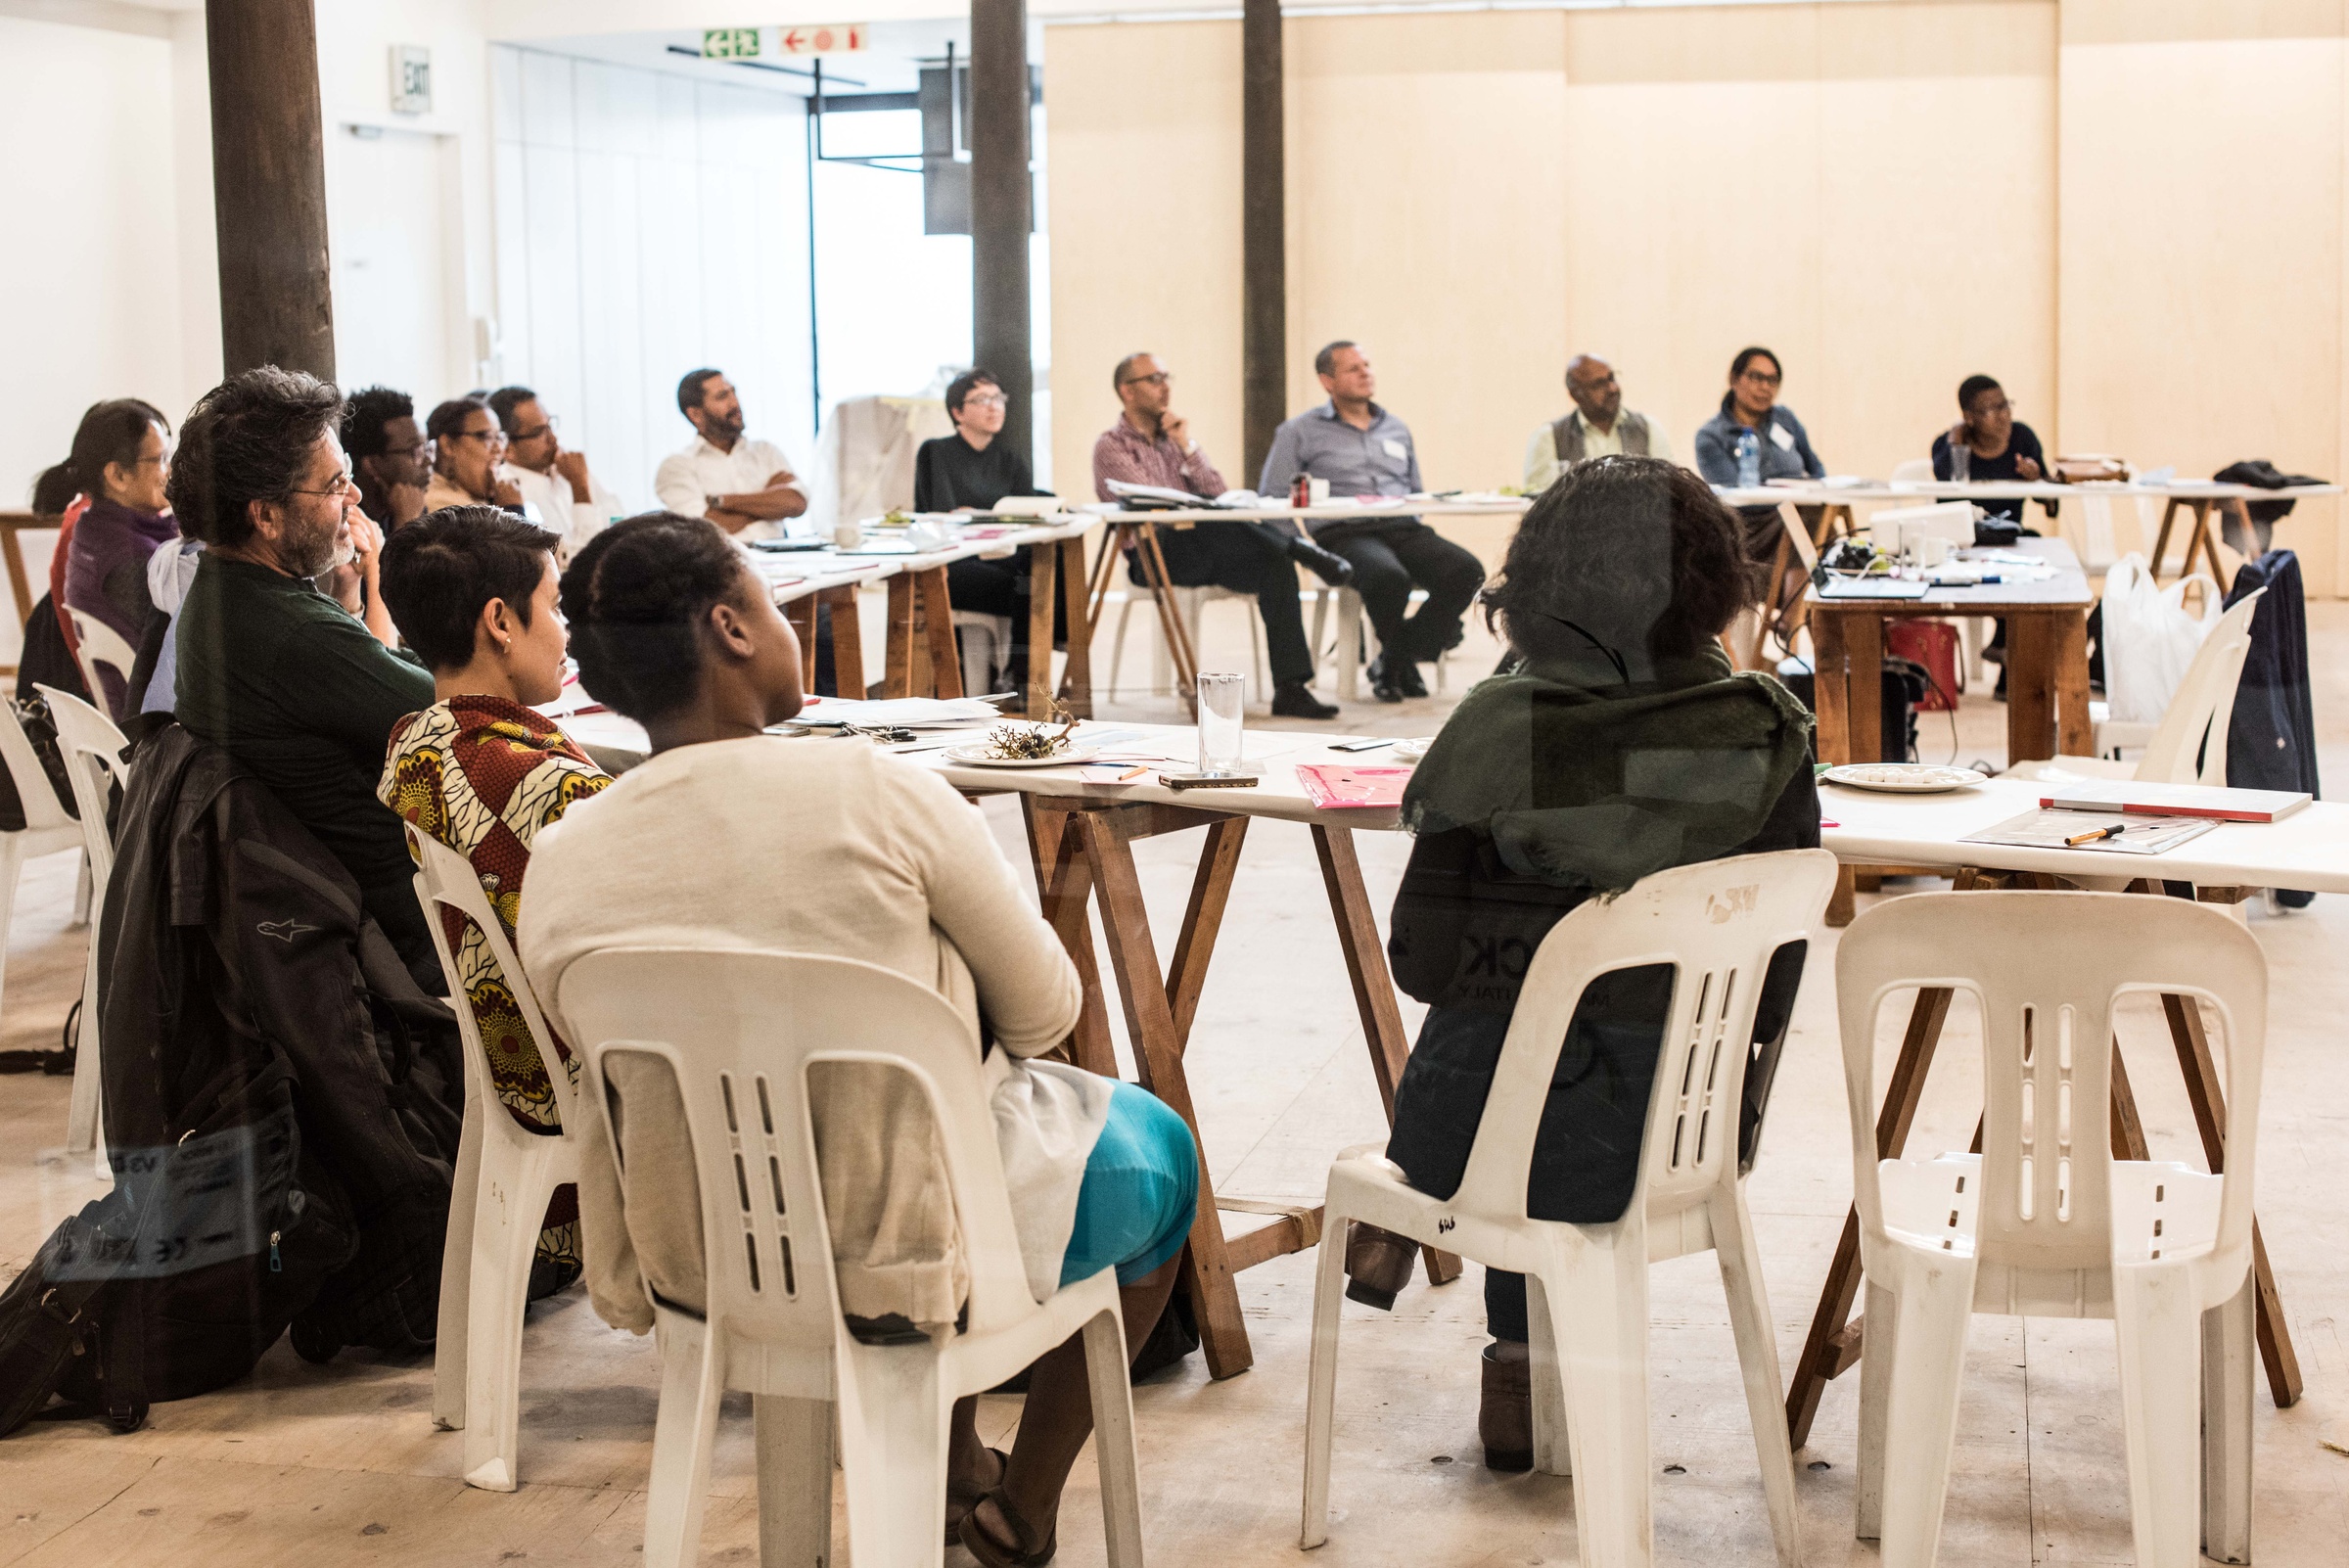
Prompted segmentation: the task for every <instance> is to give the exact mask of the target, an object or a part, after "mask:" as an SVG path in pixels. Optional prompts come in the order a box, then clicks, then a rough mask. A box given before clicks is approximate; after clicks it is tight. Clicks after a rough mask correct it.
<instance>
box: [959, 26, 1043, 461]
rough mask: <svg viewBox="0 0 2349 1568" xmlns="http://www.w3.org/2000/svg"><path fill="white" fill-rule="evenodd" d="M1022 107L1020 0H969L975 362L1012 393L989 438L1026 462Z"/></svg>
mask: <svg viewBox="0 0 2349 1568" xmlns="http://www.w3.org/2000/svg"><path fill="white" fill-rule="evenodd" d="M1029 105H1030V99H1029V87H1028V6H1027V3H1026V0H971V338H972V363H974V364H976V365H979V366H981V367H982V368H984V369H985V370H986V371H987V372H988V374H990V375H991V376H993V377H994V378H995V380H996V382H997V383H998V384H999V385H1000V386H1001V387H1002V389H1003V394H1004V396H1005V397H1007V398H1008V399H1010V406H1009V408H1008V409H1006V411H1005V414H1004V419H1003V433H1002V434H1001V435H999V436H997V437H996V438H995V439H996V440H997V441H999V442H1001V443H1002V444H1004V445H1005V446H1008V447H1009V448H1010V449H1011V450H1012V451H1014V452H1017V453H1018V454H1019V455H1020V457H1021V459H1022V460H1024V461H1027V462H1030V463H1033V462H1034V461H1035V456H1036V454H1035V429H1036V427H1035V423H1034V412H1035V395H1036V373H1035V348H1034V343H1033V338H1032V335H1031V332H1030V325H1029V319H1028V235H1029V230H1030V226H1031V223H1032V221H1033V220H1032V216H1031V212H1030V195H1031V188H1030V183H1029V173H1028V112H1029Z"/></svg>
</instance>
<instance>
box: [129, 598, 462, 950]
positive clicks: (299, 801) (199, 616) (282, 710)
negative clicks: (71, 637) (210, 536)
mask: <svg viewBox="0 0 2349 1568" xmlns="http://www.w3.org/2000/svg"><path fill="white" fill-rule="evenodd" d="M172 634H173V635H174V636H175V637H177V638H178V639H179V641H178V660H179V666H178V687H177V698H178V701H177V713H178V717H179V721H180V722H181V723H182V724H184V725H186V726H187V728H188V730H189V731H190V732H191V733H192V734H194V735H196V736H197V737H198V738H199V739H202V740H206V741H208V742H210V743H211V744H213V745H215V746H218V747H220V748H222V749H223V750H225V751H226V752H227V753H228V754H229V755H230V756H231V757H233V758H235V759H236V760H237V761H239V762H240V763H242V764H243V765H244V766H245V767H246V768H247V769H248V770H249V771H251V772H252V773H253V775H254V776H255V777H257V778H259V779H260V781H261V782H262V783H263V784H266V785H267V786H268V787H269V789H270V790H271V792H272V793H274V794H275V795H276V796H277V798H278V799H279V800H280V801H282V802H284V803H285V805H286V807H288V808H289V809H290V810H292V811H293V813H294V815H295V816H296V817H298V818H299V820H300V822H301V824H302V825H303V826H304V827H306V828H308V829H309V830H310V831H311V832H312V833H315V834H316V835H317V836H318V841H319V843H321V844H323V845H325V846H326V848H327V850H328V851H329V852H330V853H333V854H334V856H335V858H336V859H338V860H341V861H342V862H343V864H344V865H345V868H347V869H348V870H349V872H350V874H351V876H352V878H353V879H355V880H356V881H357V882H358V884H359V890H360V894H361V896H362V897H363V899H365V902H366V905H367V912H368V913H369V914H372V915H374V916H375V917H376V920H377V922H378V923H379V924H381V925H382V926H383V928H384V934H385V935H386V936H388V937H390V938H391V941H392V945H394V946H397V947H399V948H400V949H401V950H402V954H403V956H404V955H406V954H407V951H408V949H409V948H410V946H411V945H414V944H415V943H418V942H424V943H426V944H427V945H428V947H427V950H429V940H430V939H429V936H428V935H427V933H426V931H425V929H424V923H423V916H422V914H421V912H420V911H419V910H418V908H417V906H416V898H415V893H414V889H413V886H412V882H411V879H412V878H413V877H414V875H415V866H414V864H413V863H412V862H411V861H410V860H409V858H408V848H407V844H406V842H405V841H404V840H403V839H402V837H401V834H400V823H399V818H398V817H396V816H394V815H393V814H392V813H391V808H390V807H386V806H385V805H384V803H383V802H381V801H379V800H377V799H376V795H375V786H376V781H377V780H378V779H379V778H380V777H382V775H383V771H384V753H385V748H386V746H387V745H388V743H389V741H390V738H391V725H392V723H393V721H394V720H396V719H399V718H401V717H403V716H405V715H408V714H412V713H415V712H416V711H417V710H418V709H421V708H429V707H431V706H432V703H433V677H432V676H431V675H429V674H427V673H426V672H425V671H424V669H422V668H421V667H419V666H418V665H416V664H415V663H413V662H412V661H410V660H409V659H408V658H406V657H405V656H403V655H400V654H395V653H393V652H391V650H390V649H388V648H386V647H385V646H384V645H383V644H382V643H380V642H378V641H376V640H375V637H374V635H373V634H372V633H370V632H369V631H368V630H367V628H366V627H365V626H363V625H361V624H360V623H358V622H357V621H355V620H353V619H352V618H351V616H350V613H349V612H348V611H346V610H345V609H344V608H343V607H342V606H341V605H339V604H337V603H336V602H335V601H334V600H332V599H330V598H328V597H327V596H326V595H325V594H323V593H320V592H319V591H318V590H317V589H316V588H315V587H313V586H311V585H310V583H309V582H308V581H307V580H305V579H303V578H300V577H290V576H286V575H284V574H283V573H281V572H277V571H275V570H273V569H271V568H269V567H264V566H255V565H253V563H252V562H249V561H232V560H229V559H228V558H226V557H224V556H220V555H215V554H212V553H211V552H209V551H207V552H206V553H205V555H204V557H203V559H202V561H201V562H200V563H199V564H198V566H197V568H196V579H195V581H194V582H192V583H190V584H189V586H188V596H187V599H186V601H185V602H184V603H182V604H181V606H180V610H179V616H178V618H177V620H176V622H175V623H174V624H173V626H172Z"/></svg>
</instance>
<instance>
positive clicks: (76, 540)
mask: <svg viewBox="0 0 2349 1568" xmlns="http://www.w3.org/2000/svg"><path fill="white" fill-rule="evenodd" d="M170 471H171V422H170V421H169V420H167V419H165V418H164V417H163V415H162V413H161V410H159V409H158V408H156V406H155V405H154V404H152V403H148V402H142V401H141V400H140V399H138V398H136V397H117V398H114V399H111V400H109V401H107V402H103V403H94V404H92V405H91V406H90V408H89V411H88V412H86V413H84V414H83V415H82V416H81V424H80V425H79V427H77V428H76V429H75V430H74V432H73V448H72V452H71V454H70V455H69V456H68V457H67V459H66V460H65V461H64V462H62V463H60V464H58V465H56V466H55V467H54V468H51V469H50V470H48V472H46V473H44V474H43V475H42V476H41V477H40V479H39V481H37V482H36V483H35V484H34V485H33V510H34V511H35V512H41V513H63V512H65V511H66V510H67V509H68V508H69V507H70V506H71V505H72V504H73V502H74V500H75V498H76V497H79V498H81V499H82V500H83V503H84V504H83V505H82V507H81V509H80V510H79V511H78V512H77V513H76V514H75V515H74V516H73V518H72V519H71V524H70V527H69V530H67V532H66V533H65V535H64V536H63V537H62V538H61V539H60V540H59V543H58V551H59V554H60V555H61V556H62V557H63V559H64V562H65V567H64V572H63V574H62V582H61V583H60V584H59V586H61V587H62V589H63V598H62V599H61V600H60V603H61V604H63V605H64V606H65V607H67V608H69V609H73V610H78V611H80V612H81V613H82V614H83V615H85V616H88V617H90V618H91V619H93V620H95V621H99V622H102V623H104V624H105V625H106V626H107V627H108V628H109V629H110V630H112V631H114V632H115V633H116V634H117V635H119V636H120V637H121V639H122V640H123V641H124V642H125V643H127V644H129V645H130V646H131V647H132V648H133V649H136V648H137V647H138V646H139V639H140V637H141V635H142V634H143V633H144V631H145V630H146V626H147V618H148V616H149V615H150V614H151V613H153V611H154V609H155V602H154V600H153V599H152V598H151V597H150V596H149V594H148V591H147V558H148V557H149V556H151V555H153V554H155V552H156V550H157V548H158V547H159V546H161V545H163V544H165V543H168V542H169V541H171V540H173V539H176V538H177V537H179V525H178V524H177V523H176V522H174V521H173V520H172V517H171V503H170V502H169V501H168V500H166V499H165V498H164V495H163V482H164V480H165V479H166V478H168V477H169V474H170ZM76 640H78V639H76ZM104 679H105V682H106V687H107V689H106V690H105V691H104V692H93V693H92V694H91V695H92V696H93V697H94V698H97V699H98V700H99V701H100V702H101V703H102V705H103V706H104V707H105V708H106V710H107V711H108V712H109V713H113V714H116V715H118V714H119V710H120V707H121V703H122V686H121V683H120V681H119V680H118V679H117V678H116V677H115V675H114V673H113V672H112V671H111V670H110V671H106V672H105V674H104Z"/></svg>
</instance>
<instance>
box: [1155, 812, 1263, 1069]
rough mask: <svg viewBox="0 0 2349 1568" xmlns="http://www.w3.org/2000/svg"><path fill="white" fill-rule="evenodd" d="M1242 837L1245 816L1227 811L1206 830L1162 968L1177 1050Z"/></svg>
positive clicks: (1183, 1044)
mask: <svg viewBox="0 0 2349 1568" xmlns="http://www.w3.org/2000/svg"><path fill="white" fill-rule="evenodd" d="M1247 836H1248V819H1247V818H1246V817H1244V816H1227V817H1225V818H1224V819H1223V820H1222V821H1221V822H1218V823H1217V824H1215V826H1213V827H1211V828H1209V829H1208V830H1207V845H1206V847H1205V848H1204V849H1202V850H1201V851H1200V852H1199V869H1198V871H1197V872H1196V873H1194V874H1193V876H1192V878H1191V901H1190V903H1189V905H1188V906H1187V907H1186V908H1185V909H1184V910H1183V912H1182V932H1181V934H1180V935H1179V936H1177V937H1176V938H1175V939H1174V963H1173V964H1171V965H1169V966H1168V969H1167V1005H1168V1006H1169V1007H1171V1008H1172V1009H1173V1010H1174V1041H1175V1048H1176V1049H1177V1050H1188V1049H1189V1048H1190V1043H1191V1020H1192V1019H1193V1018H1196V1017H1197V1016H1198V1015H1199V992H1200V991H1201V990H1202V989H1204V988H1205V986H1206V985H1207V961H1208V959H1210V958H1211V957H1213V956H1214V955H1215V951H1216V938H1217V937H1218V936H1219V935H1221V932H1222V930H1223V909H1224V906H1225V905H1226V904H1228V903H1229V902H1230V901H1231V879H1232V874H1233V873H1234V872H1236V871H1237V870H1238V869H1239V866H1240V845H1241V844H1242V843H1243V842H1244V841H1245V840H1246V838H1247Z"/></svg>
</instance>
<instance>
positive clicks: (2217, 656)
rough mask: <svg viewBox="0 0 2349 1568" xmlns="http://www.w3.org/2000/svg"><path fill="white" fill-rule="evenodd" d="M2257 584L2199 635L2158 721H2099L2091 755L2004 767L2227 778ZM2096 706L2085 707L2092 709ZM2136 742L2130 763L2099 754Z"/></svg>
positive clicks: (2029, 773)
mask: <svg viewBox="0 0 2349 1568" xmlns="http://www.w3.org/2000/svg"><path fill="white" fill-rule="evenodd" d="M2267 591H2268V590H2267V589H2265V588H2261V589H2258V590H2257V591H2255V592H2252V593H2247V594H2245V595H2244V596H2243V597H2242V599H2241V601H2240V602H2238V603H2236V604H2235V605H2234V606H2233V607H2231V608H2230V609H2229V610H2228V611H2227V613H2226V614H2225V615H2223V616H2221V617H2220V618H2219V623H2218V624H2217V625H2215V626H2213V627H2212V628H2211V630H2210V635H2209V636H2207V637H2205V638H2203V639H2202V646H2201V647H2200V648H2198V649H2196V650H2195V652H2194V660H2193V663H2192V664H2190V665H2188V666H2187V667H2186V677H2185V678H2184V679H2183V680H2181V681H2179V683H2178V691H2177V694H2176V695H2175V696H2173V697H2172V698H2171V699H2170V706H2169V707H2168V708H2166V709H2164V710H2163V711H2162V715H2161V722H2160V723H2159V724H2156V725H2153V726H2151V727H2150V732H2149V733H2147V732H2146V728H2145V726H2141V725H2134V724H2132V725H2122V724H2117V723H2114V722H2112V721H2111V720H2109V719H2107V720H2103V721H2100V722H2098V723H2097V725H2096V739H2095V742H2094V744H2095V746H2096V751H2097V753H2098V754H2099V755H2097V756H2095V757H2057V758H2053V759H2050V761H2044V762H2025V763H2023V764H2021V765H2020V766H2018V767H2014V768H2010V769H2008V771H2009V772H2011V773H2012V774H2013V775H2014V776H2016V777H2018V778H2038V777H2043V776H2046V775H2047V774H2050V773H2053V772H2062V773H2071V774H2077V775H2082V776H2086V777H2091V778H2123V779H2135V780H2138V781H2140V782H2143V783H2152V784H2212V785H2224V784H2225V783H2226V782H2227V735H2228V731H2229V730H2230V728H2231V727H2232V726H2233V725H2234V694H2235V689H2236V687H2238V686H2239V685H2241V684H2242V678H2243V661H2244V660H2245V659H2246V658H2248V657H2249V656H2250V652H2251V622H2252V619H2253V617H2254V615H2255V614H2256V613H2257V611H2258V608H2259V601H2260V599H2261V598H2262V597H2263V596H2264V595H2265V594H2266V593H2267ZM2096 706H2097V705H2094V704H2092V705H2091V711H2092V713H2093V712H2094V709H2095V707H2096ZM2138 744H2142V745H2143V747H2144V753H2143V755H2142V756H2141V757H2140V758H2139V759H2138V760H2137V761H2134V762H2127V761H2119V760H2117V759H2115V758H2112V757H2110V756H2106V755H2103V754H2105V753H2108V752H2115V751H2118V750H2120V749H2121V748H2122V747H2124V746H2131V745H2138Z"/></svg>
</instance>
